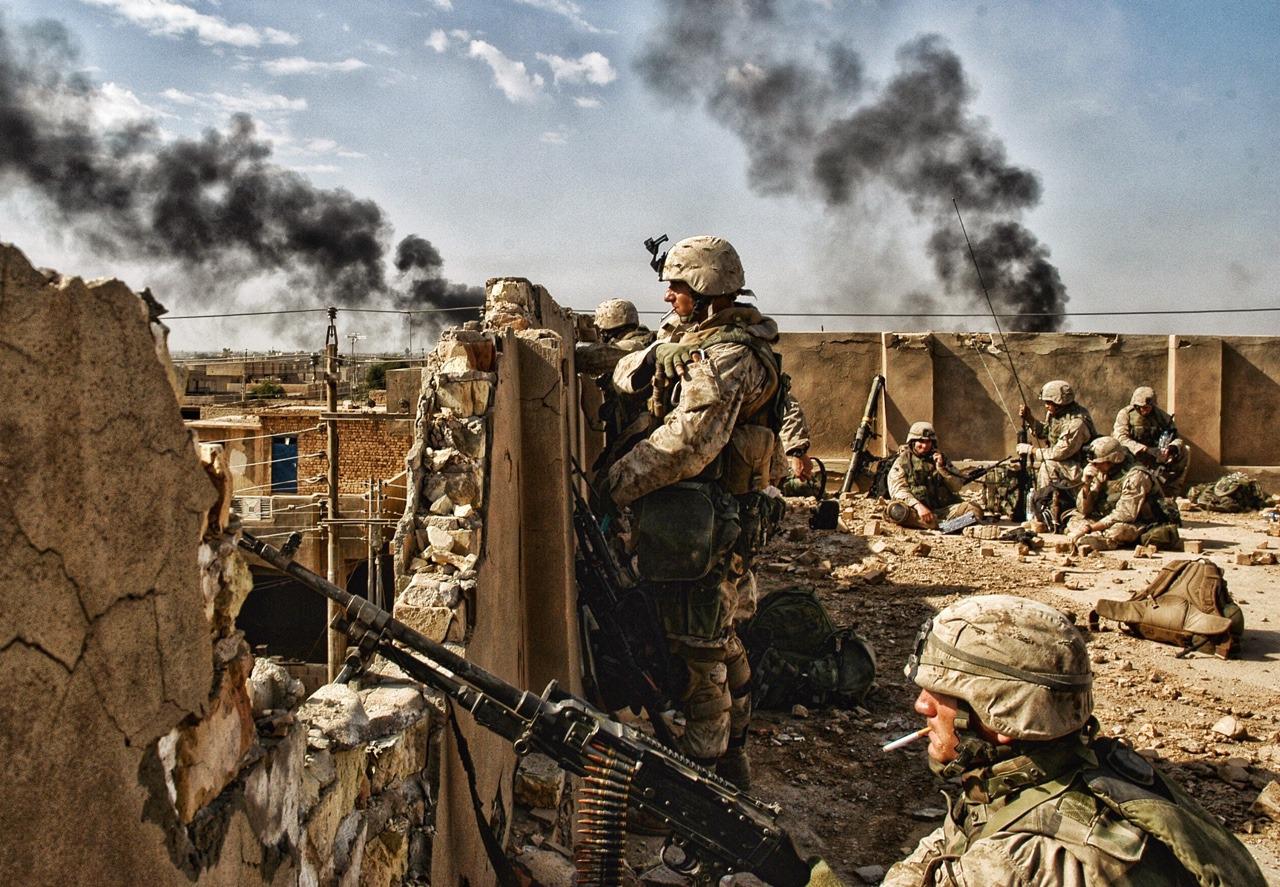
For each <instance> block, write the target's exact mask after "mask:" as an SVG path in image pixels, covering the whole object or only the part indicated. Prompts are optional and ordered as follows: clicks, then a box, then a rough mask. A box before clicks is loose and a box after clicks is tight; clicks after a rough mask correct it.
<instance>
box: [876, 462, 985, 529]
mask: <svg viewBox="0 0 1280 887" xmlns="http://www.w3.org/2000/svg"><path fill="white" fill-rule="evenodd" d="M962 486H964V478H961V477H956V476H955V475H954V474H950V473H948V472H943V471H940V470H938V466H937V464H936V463H935V462H934V461H933V453H932V452H930V453H929V454H928V455H925V456H917V455H916V454H915V452H914V451H913V450H912V449H911V444H910V443H908V444H906V445H905V446H902V447H899V448H898V458H897V459H895V460H894V462H893V467H892V468H890V469H889V498H890V499H892V500H894V501H895V502H902V503H905V504H906V506H907V509H908V511H907V516H906V519H905V520H903V521H900V523H901V524H902V526H904V527H910V528H912V529H916V530H923V529H930V528H931V527H927V526H926V525H925V524H923V523H921V521H920V515H919V514H917V513H916V510H915V509H916V505H919V504H923V505H924V506H925V507H926V508H928V509H929V510H930V511H932V512H933V513H934V518H935V519H936V520H937V521H938V522H941V521H944V520H951V519H952V518H956V517H959V516H960V515H962V514H972V515H973V516H974V517H979V518H980V517H982V509H981V508H979V507H978V506H977V505H974V504H973V503H972V502H966V501H965V500H964V499H961V498H960V488H961V487H962ZM934 526H936V524H935V525H934Z"/></svg>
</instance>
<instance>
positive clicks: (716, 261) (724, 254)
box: [659, 235, 747, 296]
mask: <svg viewBox="0 0 1280 887" xmlns="http://www.w3.org/2000/svg"><path fill="white" fill-rule="evenodd" d="M659 279H661V280H680V281H683V282H684V283H686V284H688V285H689V287H690V289H692V290H693V291H694V292H695V293H697V294H698V295H700V296H725V295H731V294H733V293H737V292H738V291H739V290H741V289H742V288H743V287H744V286H745V285H746V282H747V281H746V275H745V274H744V273H743V271H742V260H741V259H739V258H738V251H737V250H735V249H734V248H733V244H731V243H730V242H729V241H727V240H725V239H724V238H723V237H712V236H709V235H699V236H697V237H686V238H685V239H684V240H682V241H680V242H679V243H677V244H676V245H675V246H673V247H671V251H670V252H668V253H667V260H666V262H664V263H663V265H662V274H661V275H660V278H659Z"/></svg>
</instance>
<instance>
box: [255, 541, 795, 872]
mask: <svg viewBox="0 0 1280 887" xmlns="http://www.w3.org/2000/svg"><path fill="white" fill-rule="evenodd" d="M239 544H240V546H241V547H242V548H244V549H246V550H248V551H251V552H253V553H254V554H255V555H257V556H258V557H260V558H261V559H262V560H264V561H266V562H267V563H268V564H270V565H271V566H273V567H275V568H276V569H277V570H280V571H281V572H283V573H285V574H287V575H289V576H291V577H292V578H294V579H296V580H297V581H298V582H300V583H302V584H303V585H305V586H306V587H308V588H310V589H312V590H313V591H316V592H318V593H319V594H322V595H324V596H325V597H327V598H329V599H330V600H332V601H333V602H334V603H336V604H338V606H339V607H341V608H342V612H341V613H340V614H339V616H338V617H337V619H336V620H335V625H336V626H337V627H340V628H342V629H343V630H344V631H346V633H347V635H348V636H349V637H350V638H351V640H352V641H353V642H354V643H355V644H356V646H358V647H359V649H360V651H361V653H362V654H364V655H366V656H371V655H372V654H373V653H375V652H376V653H377V654H379V655H381V656H383V657H385V658H386V659H388V660H390V661H391V662H393V663H395V664H396V665H398V666H400V668H401V669H403V670H404V671H405V673H407V674H409V675H410V676H412V677H414V678H416V679H417V680H419V681H422V683H424V684H426V685H428V686H430V687H434V688H436V689H437V690H439V691H441V692H442V693H445V694H447V695H448V696H449V697H450V698H451V699H453V700H454V701H455V702H457V703H458V704H459V705H460V706H461V707H463V708H465V709H467V711H469V712H471V714H472V716H473V717H474V718H475V720H476V723H478V724H479V725H480V726H482V727H484V728H486V729H488V730H491V731H493V732H494V733H497V734H498V735H499V736H502V737H503V738H505V739H507V740H508V741H510V742H511V743H512V745H513V747H514V749H515V752H516V754H518V755H524V754H526V753H528V752H530V751H540V752H542V753H544V754H546V755H547V756H548V757H550V758H551V759H553V760H554V761H556V763H558V764H559V765H560V766H561V767H564V768H565V769H566V770H569V771H570V772H572V773H575V774H577V775H580V776H582V775H587V774H588V773H589V771H590V770H591V768H593V767H596V766H598V763H597V762H599V761H600V760H601V759H602V757H604V758H607V759H608V760H610V761H616V762H618V766H623V767H625V768H626V770H627V771H628V772H629V774H630V777H631V778H630V782H629V788H628V790H627V795H628V797H627V799H626V800H627V801H628V802H629V803H630V804H631V805H632V806H635V807H638V808H639V809H641V810H644V811H646V812H648V813H651V814H653V815H654V816H657V817H658V818H660V819H661V820H662V821H664V822H666V823H667V824H668V825H669V826H670V827H671V830H672V837H671V838H670V839H669V840H668V846H667V848H666V849H665V850H664V859H666V860H667V862H668V865H669V866H673V867H676V868H677V869H678V870H679V871H682V872H684V873H686V874H689V875H691V876H694V877H695V878H704V877H711V878H713V879H714V878H718V877H719V876H721V875H724V874H729V873H732V872H735V871H749V872H751V873H753V874H754V875H756V876H757V877H759V878H760V879H761V880H763V881H765V882H766V883H768V884H773V885H777V887H802V885H804V884H806V883H808V880H809V866H808V865H807V864H806V863H805V861H804V860H803V859H801V857H800V855H799V853H797V852H796V849H795V846H794V844H793V843H792V842H791V838H790V837H789V836H788V835H787V833H786V831H785V830H784V829H782V828H781V827H780V826H779V825H778V817H779V810H778V808H777V807H776V806H772V805H769V804H765V803H763V802H761V801H759V800H757V799H755V798H753V797H751V796H750V795H746V794H744V793H742V792H740V791H738V789H736V788H735V787H734V786H732V785H730V784H729V783H728V782H725V781H724V780H722V779H720V778H719V777H717V776H715V775H714V774H712V773H710V772H708V771H706V770H704V769H703V768H702V767H700V766H698V765H697V764H696V763H694V762H693V761H691V760H689V759H687V758H685V757H683V756H681V755H680V754H678V753H676V752H674V751H672V750H671V749H669V748H666V747H664V746H663V745H662V744H661V743H659V742H658V741H657V740H655V739H653V738H651V737H649V736H647V735H645V734H643V733H641V732H639V731H638V730H635V729H633V728H631V727H628V726H626V725H625V724H621V723H619V722H617V721H614V720H613V719H611V718H610V717H609V716H608V715H606V714H604V713H603V712H600V711H598V710H596V709H595V708H593V707H592V706H591V705H589V704H588V703H586V702H585V701H583V700H581V699H579V698H578V697H576V696H573V695H572V694H569V693H566V692H564V691H562V690H560V689H558V688H557V686H556V684H555V682H554V681H552V682H551V683H550V684H549V685H548V686H547V688H546V690H544V691H543V693H542V695H541V696H538V695H535V694H533V693H530V692H529V691H527V690H522V689H520V688H518V687H515V686H512V685H511V684H508V683H507V682H506V681H504V680H502V679H501V678H499V677H497V676H496V675H493V674H490V673H489V672H487V671H485V670H484V669H483V668H480V667H479V666H477V665H474V664H473V663H471V662H469V661H467V660H466V659H465V658H463V657H461V656H458V655H457V654H455V653H453V652H451V651H450V650H448V649H447V648H446V647H444V645H442V644H438V643H436V642H435V641H432V640H431V639H430V638H427V637H425V636H423V635H422V634H420V633H418V632H416V631H414V630H413V629H411V628H409V627H408V626H406V625H404V624H403V623H400V622H397V621H396V620H395V619H394V618H392V616H391V614H390V613H388V612H387V611H386V610H383V609H381V608H380V607H377V606H375V605H374V604H371V603H369V602H368V601H366V600H364V599H363V598H360V597H357V596H355V595H353V594H350V593H348V592H346V591H344V590H343V589H341V588H339V587H338V586H336V585H334V584H333V583H331V582H327V581H325V579H323V578H322V577H320V576H318V575H316V574H315V573H313V572H311V571H310V570H308V569H307V568H305V567H303V566H302V565H301V564H298V563H295V562H294V561H293V560H292V559H291V558H290V557H289V556H288V555H285V554H283V553H282V552H281V551H280V550H279V549H277V548H275V547H274V546H272V545H270V544H268V543H266V542H263V541H262V540H260V539H257V538H255V537H254V536H252V535H250V534H249V533H243V534H242V537H241V539H240V540H239ZM403 648H407V649H403ZM672 854H678V856H679V858H678V859H677V858H675V856H674V855H672Z"/></svg>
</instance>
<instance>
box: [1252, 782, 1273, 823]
mask: <svg viewBox="0 0 1280 887" xmlns="http://www.w3.org/2000/svg"><path fill="white" fill-rule="evenodd" d="M1249 811H1250V812H1251V813H1261V814H1262V815H1263V816H1267V817H1269V818H1271V819H1273V820H1275V821H1276V822H1280V782H1276V781H1275V780H1274V779H1273V780H1271V781H1270V782H1269V783H1267V787H1266V788H1264V789H1263V790H1262V792H1261V794H1259V795H1258V797H1257V799H1255V800H1254V802H1253V804H1252V805H1251V806H1250V807H1249Z"/></svg>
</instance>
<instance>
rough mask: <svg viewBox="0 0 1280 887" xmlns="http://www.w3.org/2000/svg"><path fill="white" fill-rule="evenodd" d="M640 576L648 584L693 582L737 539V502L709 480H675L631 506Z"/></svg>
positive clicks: (728, 549)
mask: <svg viewBox="0 0 1280 887" xmlns="http://www.w3.org/2000/svg"><path fill="white" fill-rule="evenodd" d="M632 508H633V510H634V511H635V514H636V519H635V524H634V538H635V549H636V558H637V563H638V567H639V570H640V575H641V576H642V577H644V578H645V579H646V580H648V581H650V582H695V581H697V580H699V579H702V578H704V577H705V576H707V574H709V573H710V572H711V571H712V570H713V569H714V568H715V567H716V566H717V565H719V564H720V562H721V561H722V560H723V559H724V557H725V555H726V554H728V553H729V551H730V549H732V548H733V546H734V544H735V543H736V542H737V541H738V537H739V535H741V532H742V524H741V521H740V519H739V515H738V503H737V501H736V500H735V499H734V497H733V496H731V495H730V494H729V493H728V492H726V491H725V489H724V488H723V487H722V486H721V485H720V484H719V483H716V482H714V481H681V482H679V483H675V484H671V485H670V486H666V487H663V488H662V489H660V490H654V491H653V492H652V493H649V494H648V495H645V496H642V497H640V498H639V499H637V500H636V501H635V503H634V504H633V506H632Z"/></svg>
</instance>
